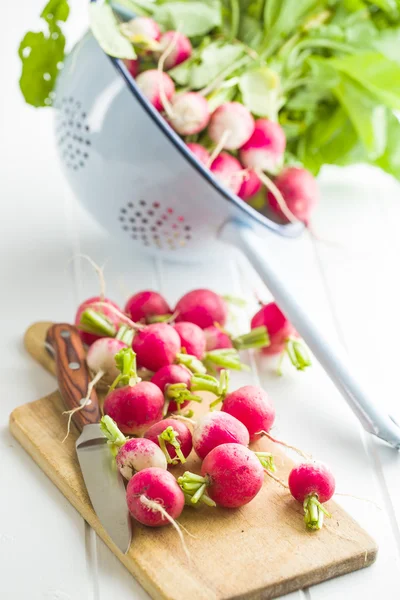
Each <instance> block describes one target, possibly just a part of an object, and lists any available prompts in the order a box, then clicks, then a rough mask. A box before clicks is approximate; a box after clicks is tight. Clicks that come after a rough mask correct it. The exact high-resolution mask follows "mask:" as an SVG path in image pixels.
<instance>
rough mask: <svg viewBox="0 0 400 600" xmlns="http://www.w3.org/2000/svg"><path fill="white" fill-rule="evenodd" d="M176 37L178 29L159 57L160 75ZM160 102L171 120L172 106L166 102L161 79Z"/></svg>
mask: <svg viewBox="0 0 400 600" xmlns="http://www.w3.org/2000/svg"><path fill="white" fill-rule="evenodd" d="M178 35H179V31H178V29H176V31H175V34H174V36H173V38H172V40H171V41H170V43H169V44H168V46H167V47H166V48H165V50H164V52H163V53H162V54H161V56H160V58H159V60H158V64H157V71H158V72H159V73H160V74H161V75H162V74H163V73H164V63H165V61H166V60H167V58H168V56H169V55H170V54H171V52H172V50H173V49H174V48H175V46H176V42H177V39H178ZM160 100H161V104H162V105H163V108H164V110H165V112H166V113H167V116H168V117H169V118H170V119H172V118H173V116H174V112H173V109H172V104H171V102H170V101H169V100H168V98H167V94H166V93H165V87H164V85H163V83H162V77H161V78H160Z"/></svg>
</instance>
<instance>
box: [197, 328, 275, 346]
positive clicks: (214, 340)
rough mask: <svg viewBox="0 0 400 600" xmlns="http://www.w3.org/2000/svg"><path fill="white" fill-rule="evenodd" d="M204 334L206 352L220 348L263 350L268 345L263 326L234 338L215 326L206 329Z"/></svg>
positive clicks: (265, 330)
mask: <svg viewBox="0 0 400 600" xmlns="http://www.w3.org/2000/svg"><path fill="white" fill-rule="evenodd" d="M204 334H205V337H206V349H207V350H218V349H221V348H236V350H247V349H249V348H265V347H266V346H268V344H269V338H268V333H267V329H266V327H264V326H263V325H262V326H260V327H256V328H254V329H252V330H251V331H249V333H245V334H243V335H239V336H237V337H235V338H233V337H231V336H230V335H229V333H227V332H226V331H224V330H223V329H222V328H221V327H217V326H216V325H211V327H206V328H205V329H204Z"/></svg>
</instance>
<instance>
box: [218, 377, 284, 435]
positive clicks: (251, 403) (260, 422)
mask: <svg viewBox="0 0 400 600" xmlns="http://www.w3.org/2000/svg"><path fill="white" fill-rule="evenodd" d="M221 410H222V411H224V412H226V413H228V414H230V415H232V416H233V417H236V419H238V420H239V421H240V422H241V423H243V425H245V426H246V427H247V430H248V432H249V434H250V441H252V442H254V441H255V440H257V439H259V438H260V432H261V431H263V430H264V431H267V432H268V431H269V430H270V429H271V427H272V425H273V423H274V420H275V408H274V405H273V404H272V401H271V400H270V398H269V396H268V394H267V393H266V392H265V391H264V390H263V389H261V388H260V387H258V386H255V385H245V386H243V387H241V388H239V389H237V390H235V391H234V392H231V393H230V394H228V395H227V396H226V398H225V400H224V402H223V404H222V409H221Z"/></svg>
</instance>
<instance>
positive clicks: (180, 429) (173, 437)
mask: <svg viewBox="0 0 400 600" xmlns="http://www.w3.org/2000/svg"><path fill="white" fill-rule="evenodd" d="M144 437H145V438H146V439H148V440H151V441H152V442H154V443H155V444H157V445H158V446H160V448H161V450H162V452H163V454H164V456H165V458H166V459H167V463H168V464H169V465H176V464H178V463H182V464H183V463H185V462H186V458H187V457H188V456H189V454H190V453H191V451H192V447H193V445H192V434H191V433H190V429H189V427H188V426H187V425H186V423H182V422H181V421H177V420H174V419H164V420H162V421H159V422H158V423H155V424H154V425H152V426H151V427H150V428H149V429H148V430H147V431H146V433H145V434H144Z"/></svg>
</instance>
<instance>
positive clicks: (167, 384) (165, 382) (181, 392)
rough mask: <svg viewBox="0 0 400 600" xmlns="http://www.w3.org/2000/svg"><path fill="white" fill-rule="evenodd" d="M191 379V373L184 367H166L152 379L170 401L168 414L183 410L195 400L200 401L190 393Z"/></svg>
mask: <svg viewBox="0 0 400 600" xmlns="http://www.w3.org/2000/svg"><path fill="white" fill-rule="evenodd" d="M191 377H192V373H191V371H189V369H187V368H186V367H184V366H183V365H165V367H162V368H161V369H159V370H158V371H157V373H155V374H154V375H153V377H152V378H151V382H152V383H154V384H155V385H156V386H158V387H159V388H160V390H161V391H162V392H163V394H164V395H165V399H166V400H167V401H169V404H168V412H174V411H176V410H181V409H182V408H184V407H185V406H187V405H188V404H189V402H190V400H193V399H194V398H196V399H198V400H200V398H198V397H197V396H192V395H191V394H190V392H189V390H190V380H191ZM189 397H190V399H189ZM184 398H188V399H186V400H185V399H184Z"/></svg>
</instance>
